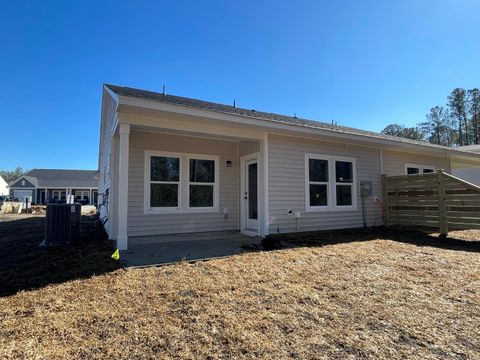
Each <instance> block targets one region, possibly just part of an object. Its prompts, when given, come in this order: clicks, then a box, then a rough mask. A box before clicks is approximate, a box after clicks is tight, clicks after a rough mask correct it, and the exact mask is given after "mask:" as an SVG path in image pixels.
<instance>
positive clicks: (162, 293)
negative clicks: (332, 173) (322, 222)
mask: <svg viewBox="0 0 480 360" xmlns="http://www.w3.org/2000/svg"><path fill="white" fill-rule="evenodd" d="M415 234H416V235H415ZM453 235H454V234H453ZM463 236H464V237H465V238H468V237H469V235H468V234H466V233H463ZM322 237H323V240H322ZM389 238H391V239H395V240H390V239H389ZM475 238H476V234H470V237H469V238H468V239H466V240H465V241H463V242H462V241H460V242H459V241H455V239H451V243H450V245H448V247H447V248H445V247H444V246H442V244H440V245H439V243H438V240H437V239H434V238H431V237H429V236H428V235H426V234H422V233H419V232H411V231H410V232H408V233H406V232H405V231H385V230H380V231H379V232H362V231H355V232H329V233H323V235H319V234H317V235H316V238H315V237H312V236H311V237H310V238H309V239H304V241H306V240H309V241H310V244H309V247H299V248H294V249H288V250H280V251H272V252H254V253H249V254H244V255H240V256H233V257H230V258H225V259H219V260H212V261H207V262H197V263H195V264H188V263H180V264H175V265H169V266H163V267H159V268H149V269H128V270H116V271H113V272H106V273H104V274H102V275H99V276H91V277H89V278H82V277H80V278H79V279H76V280H70V281H65V282H64V283H61V284H50V285H46V286H44V287H41V288H38V289H36V290H31V291H21V292H18V293H16V294H12V295H10V296H5V297H3V298H0V358H3V359H10V358H12V359H13V358H48V359H60V358H62V359H63V358H116V359H137V358H184V359H193V358H195V359H198V358H266V359H279V358H298V359H306V358H311V359H313V358H315V359H317V358H341V359H343V358H367V357H374V358H418V359H428V358H432V359H433V358H460V359H464V358H465V359H468V358H469V359H474V358H479V357H480V350H479V349H480V327H479V324H480V273H479V269H480V253H479V252H478V244H477V245H476V242H475V241H474V240H475ZM399 239H400V240H403V241H399ZM355 240H365V241H355ZM472 240H473V241H472ZM466 242H469V243H472V244H473V245H474V246H467V247H466V248H462V246H463V245H466ZM85 256H86V257H88V255H87V254H85ZM94 262H96V263H98V262H99V259H98V258H95V260H94ZM81 263H82V261H80V262H78V263H76V264H77V265H78V266H82V265H81ZM91 265H92V262H90V266H91ZM60 270H61V268H58V271H60ZM33 274H34V272H33V270H32V275H33Z"/></svg>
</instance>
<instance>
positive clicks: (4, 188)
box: [0, 176, 8, 195]
mask: <svg viewBox="0 0 480 360" xmlns="http://www.w3.org/2000/svg"><path fill="white" fill-rule="evenodd" d="M0 195H8V183H7V182H6V181H5V180H4V179H3V177H1V176H0Z"/></svg>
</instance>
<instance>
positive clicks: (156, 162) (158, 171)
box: [150, 156, 180, 208]
mask: <svg viewBox="0 0 480 360" xmlns="http://www.w3.org/2000/svg"><path fill="white" fill-rule="evenodd" d="M179 187H180V158H179V157H166V156H151V157H150V207H151V208H177V207H178V204H179Z"/></svg>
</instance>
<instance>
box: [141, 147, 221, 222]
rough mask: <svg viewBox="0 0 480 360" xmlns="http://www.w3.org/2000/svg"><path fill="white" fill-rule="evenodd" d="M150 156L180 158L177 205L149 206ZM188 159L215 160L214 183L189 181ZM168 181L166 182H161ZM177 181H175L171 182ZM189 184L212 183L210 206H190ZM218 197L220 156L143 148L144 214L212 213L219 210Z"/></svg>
mask: <svg viewBox="0 0 480 360" xmlns="http://www.w3.org/2000/svg"><path fill="white" fill-rule="evenodd" d="M152 156H164V157H176V158H179V159H180V172H179V181H178V206H177V207H168V208H167V207H156V208H152V207H150V183H151V181H150V158H151V157H152ZM190 159H197V160H213V161H214V162H215V182H214V183H190ZM161 183H168V182H163V181H162V182H161ZM171 183H172V184H173V183H175V184H176V183H177V182H175V181H173V182H171ZM190 184H199V185H213V206H212V207H190ZM219 199H220V157H219V156H214V155H204V154H189V153H180V152H165V151H151V150H145V171H144V199H143V203H144V214H145V215H148V214H182V213H189V214H191V213H214V212H218V211H219Z"/></svg>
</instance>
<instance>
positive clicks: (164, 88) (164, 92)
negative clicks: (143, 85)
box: [162, 84, 167, 95]
mask: <svg viewBox="0 0 480 360" xmlns="http://www.w3.org/2000/svg"><path fill="white" fill-rule="evenodd" d="M162 95H167V91H166V87H165V84H163V92H162Z"/></svg>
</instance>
